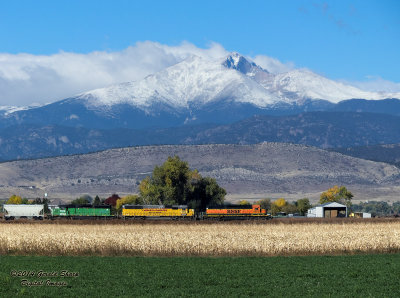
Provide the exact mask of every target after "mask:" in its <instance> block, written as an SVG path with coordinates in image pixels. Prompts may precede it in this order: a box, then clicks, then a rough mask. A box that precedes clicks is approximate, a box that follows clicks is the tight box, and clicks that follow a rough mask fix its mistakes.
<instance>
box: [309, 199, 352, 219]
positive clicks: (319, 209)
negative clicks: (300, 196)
mask: <svg viewBox="0 0 400 298" xmlns="http://www.w3.org/2000/svg"><path fill="white" fill-rule="evenodd" d="M307 217H327V218H332V217H347V206H346V205H343V204H339V203H337V202H330V203H325V204H322V205H319V206H315V207H314V208H311V209H308V213H307Z"/></svg>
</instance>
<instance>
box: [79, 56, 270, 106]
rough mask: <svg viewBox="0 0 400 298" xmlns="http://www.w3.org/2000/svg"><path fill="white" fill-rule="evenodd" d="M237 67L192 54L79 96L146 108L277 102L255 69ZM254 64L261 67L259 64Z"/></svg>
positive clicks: (98, 102) (93, 101) (100, 102)
mask: <svg viewBox="0 0 400 298" xmlns="http://www.w3.org/2000/svg"><path fill="white" fill-rule="evenodd" d="M227 59H232V57H231V56H230V57H228V58H227ZM240 59H242V57H240ZM226 61H228V60H226ZM246 62H247V60H246ZM247 63H248V62H247ZM239 65H240V64H239ZM252 66H253V65H252ZM235 67H236V66H235V64H230V65H229V67H227V66H225V65H223V64H221V63H219V61H218V62H216V61H208V60H205V59H203V58H200V57H197V56H192V57H189V58H188V59H186V60H184V61H182V62H180V63H178V64H176V65H173V66H171V67H168V68H166V69H165V70H163V71H161V72H158V73H156V74H154V75H149V76H147V77H146V78H144V79H143V80H141V81H138V82H129V83H124V84H119V85H114V86H111V87H108V88H102V89H97V90H93V91H90V92H87V93H84V94H82V95H80V96H78V99H82V100H84V101H86V102H87V104H88V105H89V106H99V105H106V106H110V105H114V104H121V103H124V104H131V105H134V106H137V107H139V108H143V109H147V108H148V107H149V106H151V105H153V104H154V103H155V102H162V103H164V104H166V105H169V106H172V107H175V108H178V109H182V108H190V107H193V106H194V107H200V106H202V105H205V104H208V103H211V102H217V101H220V100H226V99H229V100H230V101H235V102H243V103H250V104H253V105H256V106H259V107H266V106H268V105H271V104H273V103H275V101H276V100H275V96H274V95H273V94H271V93H270V92H269V91H268V90H267V89H266V88H264V87H263V86H261V85H260V84H259V83H257V81H255V80H254V79H252V76H250V75H249V74H250V73H251V74H252V75H253V73H255V71H253V70H252V69H248V72H247V73H246V74H247V75H244V74H243V73H242V69H236V68H235ZM253 68H254V69H255V70H257V66H256V65H254V66H253ZM260 71H261V70H260Z"/></svg>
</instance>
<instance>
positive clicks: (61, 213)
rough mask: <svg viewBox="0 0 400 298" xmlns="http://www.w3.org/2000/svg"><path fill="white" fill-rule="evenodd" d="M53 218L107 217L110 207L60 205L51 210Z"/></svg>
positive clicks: (109, 214)
mask: <svg viewBox="0 0 400 298" xmlns="http://www.w3.org/2000/svg"><path fill="white" fill-rule="evenodd" d="M51 215H52V216H54V217H107V216H112V215H111V207H110V206H96V207H93V206H90V205H89V206H75V205H61V206H56V207H54V208H51Z"/></svg>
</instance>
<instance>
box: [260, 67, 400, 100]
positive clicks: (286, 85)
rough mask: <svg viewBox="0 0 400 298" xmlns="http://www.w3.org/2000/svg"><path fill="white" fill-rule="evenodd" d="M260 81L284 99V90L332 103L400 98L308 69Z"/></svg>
mask: <svg viewBox="0 0 400 298" xmlns="http://www.w3.org/2000/svg"><path fill="white" fill-rule="evenodd" d="M260 83H261V85H263V86H264V87H265V88H266V89H267V90H269V91H270V92H272V93H278V94H280V97H281V99H282V100H285V98H284V96H282V93H281V92H282V91H283V92H288V93H291V94H292V95H295V96H297V97H298V98H309V99H324V100H328V101H330V102H332V103H338V102H340V101H342V100H346V99H353V98H360V99H369V100H378V99H384V98H391V97H397V98H400V94H391V93H378V92H367V91H363V90H360V89H358V88H356V87H353V86H350V85H346V84H343V83H340V82H336V81H333V80H329V79H327V78H324V77H322V76H320V75H317V74H315V73H313V72H311V71H309V70H307V69H296V70H293V71H290V72H287V73H282V74H277V75H276V76H275V77H274V79H273V80H270V81H264V82H263V81H260Z"/></svg>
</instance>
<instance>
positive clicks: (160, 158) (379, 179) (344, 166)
mask: <svg viewBox="0 0 400 298" xmlns="http://www.w3.org/2000/svg"><path fill="white" fill-rule="evenodd" d="M173 155H178V156H179V157H180V158H181V159H183V160H186V161H188V162H189V165H190V167H191V168H197V169H198V170H199V171H200V173H201V174H202V175H205V176H211V177H214V178H216V179H217V181H218V183H220V184H221V185H222V186H223V187H225V188H226V190H227V192H228V197H229V198H230V199H238V198H260V197H272V198H276V197H281V196H283V197H285V198H289V199H290V198H293V199H298V198H301V197H305V196H307V197H310V198H311V199H316V198H317V197H318V196H319V194H320V192H321V191H323V190H326V189H327V188H328V187H331V186H333V185H335V184H338V185H346V186H347V187H348V188H349V189H350V190H351V191H352V192H353V193H354V195H355V199H359V200H366V199H377V200H379V199H385V200H391V199H397V193H396V192H398V191H399V188H398V187H397V186H398V185H399V182H400V169H398V168H396V167H395V166H392V165H388V164H384V163H377V162H372V161H366V160H362V159H357V158H353V157H350V156H345V155H342V154H339V153H335V152H328V151H325V150H321V149H318V148H314V147H308V146H303V145H293V144H281V143H261V144H257V145H197V146H147V147H132V148H124V149H112V150H107V151H103V152H97V153H92V154H85V155H75V156H64V157H55V158H46V159H37V160H24V161H14V162H6V163H2V164H0V198H1V197H4V198H5V197H8V196H10V195H11V194H13V193H15V194H19V195H22V196H26V197H36V196H43V194H44V193H45V192H47V193H48V194H49V197H50V199H51V198H63V199H66V198H75V197H77V196H79V195H81V194H90V195H93V196H94V195H96V194H99V195H100V196H108V195H110V194H112V193H118V194H121V195H122V194H127V193H135V192H137V186H138V184H139V182H140V180H141V179H143V178H144V177H145V176H146V175H149V174H151V172H152V170H153V168H154V166H155V165H160V164H162V163H163V162H164V161H165V159H166V158H167V157H168V156H173Z"/></svg>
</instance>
